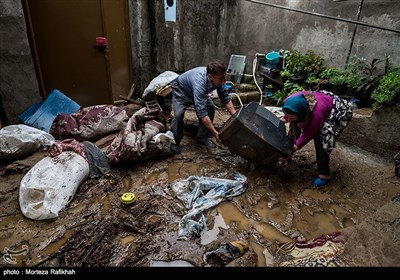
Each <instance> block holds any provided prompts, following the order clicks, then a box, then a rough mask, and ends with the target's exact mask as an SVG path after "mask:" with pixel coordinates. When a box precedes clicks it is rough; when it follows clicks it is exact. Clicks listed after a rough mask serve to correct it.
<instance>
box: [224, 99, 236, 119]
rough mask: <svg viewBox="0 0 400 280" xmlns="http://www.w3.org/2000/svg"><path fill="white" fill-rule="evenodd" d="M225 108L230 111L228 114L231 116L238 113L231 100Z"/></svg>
mask: <svg viewBox="0 0 400 280" xmlns="http://www.w3.org/2000/svg"><path fill="white" fill-rule="evenodd" d="M225 108H226V110H228V112H229V114H231V116H232V115H233V114H235V113H236V109H235V107H234V106H233V102H232V100H229V102H228V103H226V104H225Z"/></svg>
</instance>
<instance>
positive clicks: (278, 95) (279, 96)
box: [271, 90, 288, 106]
mask: <svg viewBox="0 0 400 280" xmlns="http://www.w3.org/2000/svg"><path fill="white" fill-rule="evenodd" d="M286 97H288V94H287V92H285V91H283V90H278V91H277V92H275V93H274V94H273V95H272V96H271V100H272V102H273V103H275V105H276V106H282V104H283V101H284V100H285V98H286Z"/></svg>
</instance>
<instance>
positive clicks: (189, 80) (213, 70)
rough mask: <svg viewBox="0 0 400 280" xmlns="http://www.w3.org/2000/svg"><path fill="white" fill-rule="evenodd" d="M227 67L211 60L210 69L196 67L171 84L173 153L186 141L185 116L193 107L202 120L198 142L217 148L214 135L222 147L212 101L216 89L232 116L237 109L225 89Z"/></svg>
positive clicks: (176, 152)
mask: <svg viewBox="0 0 400 280" xmlns="http://www.w3.org/2000/svg"><path fill="white" fill-rule="evenodd" d="M225 82H226V65H225V64H223V63H222V62H221V61H218V60H216V61H212V62H210V63H209V64H208V65H207V67H204V66H203V67H197V68H193V69H191V70H188V71H186V72H184V73H183V74H181V75H180V76H179V77H178V78H176V79H175V80H174V81H172V83H171V85H172V90H173V91H172V108H173V110H174V117H173V119H172V122H171V128H170V129H171V131H172V133H173V134H174V138H175V143H176V144H172V145H171V152H172V153H174V154H179V153H180V152H181V147H180V142H181V140H182V138H183V117H184V114H185V111H186V108H187V107H189V106H191V105H194V109H195V111H196V114H197V117H198V118H199V130H198V132H197V143H199V144H201V145H205V146H206V147H208V148H213V147H215V144H214V143H213V142H212V141H211V139H209V138H210V137H211V135H212V136H214V138H215V140H216V141H217V143H218V144H221V139H219V136H218V132H217V130H216V129H215V127H214V125H213V120H214V115H215V107H214V102H213V101H212V99H211V95H212V92H213V91H214V90H217V93H218V97H219V99H220V100H221V103H222V104H223V105H224V106H225V108H226V109H227V110H228V112H229V113H230V114H231V115H233V114H234V113H235V112H236V110H235V107H234V106H233V103H232V100H231V97H230V95H229V94H228V93H227V91H226V88H225Z"/></svg>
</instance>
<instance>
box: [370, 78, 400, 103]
mask: <svg viewBox="0 0 400 280" xmlns="http://www.w3.org/2000/svg"><path fill="white" fill-rule="evenodd" d="M371 98H372V99H373V100H374V103H373V104H372V109H373V110H376V109H378V108H379V107H380V106H382V104H385V103H391V102H398V101H399V100H400V73H399V72H398V71H395V70H393V71H390V72H389V73H387V74H386V75H384V76H383V77H382V78H381V80H380V81H379V84H378V86H377V87H376V88H375V89H374V91H373V92H372V94H371Z"/></svg>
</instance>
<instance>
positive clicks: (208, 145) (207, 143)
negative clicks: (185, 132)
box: [197, 138, 217, 148]
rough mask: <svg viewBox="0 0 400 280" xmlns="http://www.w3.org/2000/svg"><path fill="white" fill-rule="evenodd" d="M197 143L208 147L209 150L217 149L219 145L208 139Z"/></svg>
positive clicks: (199, 140)
mask: <svg viewBox="0 0 400 280" xmlns="http://www.w3.org/2000/svg"><path fill="white" fill-rule="evenodd" d="M197 143H198V144H200V145H203V146H206V147H207V148H215V147H216V146H217V145H215V143H214V142H213V141H211V139H209V138H206V139H198V140H197Z"/></svg>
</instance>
